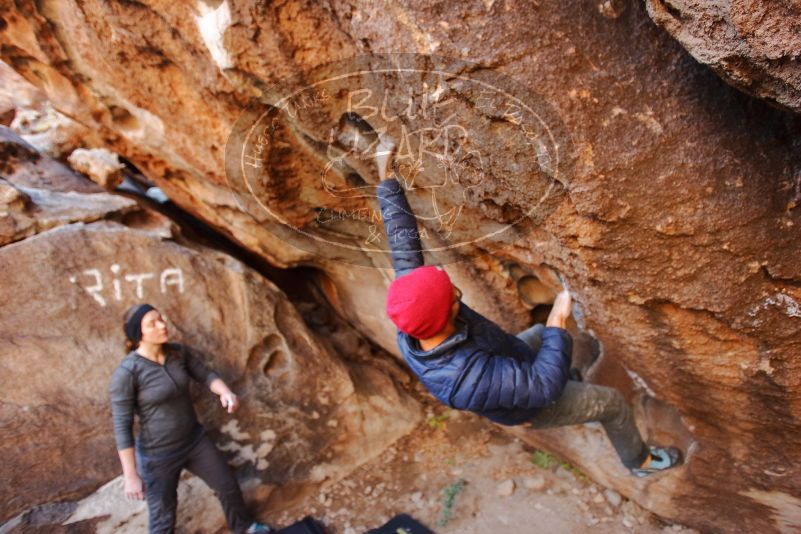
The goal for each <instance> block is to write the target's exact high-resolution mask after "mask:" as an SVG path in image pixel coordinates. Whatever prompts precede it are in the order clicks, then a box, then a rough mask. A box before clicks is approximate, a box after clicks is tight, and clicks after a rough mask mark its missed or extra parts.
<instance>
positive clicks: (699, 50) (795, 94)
mask: <svg viewBox="0 0 801 534" xmlns="http://www.w3.org/2000/svg"><path fill="white" fill-rule="evenodd" d="M646 5H647V7H648V14H649V15H651V18H653V19H654V22H656V23H657V24H659V25H660V26H662V27H663V28H665V30H667V31H668V32H669V33H670V34H671V35H672V36H673V37H675V38H676V39H678V41H679V42H680V43H681V44H682V45H683V46H684V47H685V48H686V49H687V50H688V51H689V52H690V54H692V56H693V57H694V58H695V59H697V60H698V61H700V62H701V63H704V64H706V65H709V66H710V67H711V68H712V69H714V71H715V72H717V73H718V74H719V75H720V76H722V77H723V79H725V80H726V81H728V82H729V83H731V84H732V85H733V86H735V87H737V88H738V89H742V90H743V91H745V92H746V93H749V94H752V95H754V96H758V97H760V98H763V99H765V100H767V101H768V102H771V103H773V104H775V105H777V106H781V107H783V108H786V109H789V110H792V111H795V112H799V111H801V63H799V60H801V4H799V3H798V1H797V0H727V1H723V2H698V1H695V0H647V1H646Z"/></svg>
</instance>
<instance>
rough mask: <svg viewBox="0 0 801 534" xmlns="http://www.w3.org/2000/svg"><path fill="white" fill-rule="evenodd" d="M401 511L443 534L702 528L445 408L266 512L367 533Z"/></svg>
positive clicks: (276, 518)
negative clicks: (293, 501) (329, 480)
mask: <svg viewBox="0 0 801 534" xmlns="http://www.w3.org/2000/svg"><path fill="white" fill-rule="evenodd" d="M609 453H610V454H614V452H613V450H612V448H611V446H610V451H609ZM401 512H406V513H409V514H410V515H412V516H413V517H415V518H416V519H418V520H420V521H422V522H423V523H425V524H426V525H427V526H428V527H429V528H431V529H432V530H435V531H436V532H438V533H440V534H447V533H456V532H459V533H461V534H466V533H487V532H493V533H496V534H499V533H505V532H510V533H511V532H515V533H519V532H529V531H533V530H537V531H540V532H559V533H566V532H589V531H592V532H593V533H610V534H611V533H619V532H637V533H646V534H648V533H657V532H659V533H662V532H684V533H691V532H695V531H693V530H691V529H687V528H685V527H682V526H680V525H672V524H670V523H666V522H665V521H663V520H661V519H660V518H658V517H657V516H655V515H653V514H652V513H650V512H648V511H647V510H645V509H643V508H641V507H640V506H638V505H637V504H635V503H634V502H632V501H629V500H628V499H626V498H625V497H621V496H620V495H619V494H618V493H616V492H614V491H612V490H607V489H605V488H604V487H602V486H599V485H597V484H595V483H593V482H592V481H590V480H589V479H588V478H586V477H585V476H584V475H583V474H582V473H581V472H580V471H578V470H577V469H576V468H574V467H573V466H571V465H569V464H567V463H566V462H563V461H562V460H560V459H559V458H556V457H554V456H551V455H549V454H547V453H544V452H542V451H537V450H536V449H533V448H531V447H529V446H527V445H525V444H523V443H522V442H521V441H520V440H518V439H516V438H514V437H512V436H509V435H508V434H506V433H505V432H503V431H502V430H501V429H500V428H499V427H496V426H494V425H492V424H490V423H488V422H486V421H484V420H482V419H481V418H480V417H477V416H475V415H473V414H470V413H465V412H456V411H452V410H448V409H447V408H446V407H443V406H429V407H428V414H427V419H426V421H425V422H424V423H422V424H421V425H419V426H418V427H417V428H416V429H415V431H414V432H412V433H411V434H409V435H407V436H406V437H404V438H403V439H401V440H400V441H398V442H397V443H396V444H395V445H394V446H393V447H391V448H389V449H388V450H387V451H385V452H384V453H383V454H382V455H381V456H380V457H379V458H377V459H376V460H374V461H372V462H370V463H368V464H365V465H363V466H362V467H361V468H359V469H357V470H356V471H355V472H354V473H352V474H351V475H350V476H349V477H347V478H346V479H343V480H341V481H339V482H337V483H336V484H332V485H329V486H326V487H324V488H323V489H322V490H321V491H319V492H318V493H316V494H315V495H312V496H310V497H309V498H307V499H305V500H304V501H302V502H301V503H299V504H298V505H296V506H294V507H292V508H289V509H284V510H275V511H273V512H272V513H269V514H267V517H265V518H264V519H267V520H269V521H270V522H271V523H272V524H275V525H280V526H284V525H288V524H290V523H292V522H293V521H294V520H297V519H300V518H301V517H303V516H305V515H307V514H308V515H312V516H314V517H316V518H318V519H319V520H321V521H322V522H323V523H324V524H325V525H326V526H327V527H328V528H329V529H330V531H331V532H332V533H334V534H357V533H363V532H365V531H367V530H368V529H371V528H375V527H378V526H380V525H382V524H383V523H384V522H386V521H387V520H389V519H390V518H391V517H392V516H394V515H395V514H398V513H401Z"/></svg>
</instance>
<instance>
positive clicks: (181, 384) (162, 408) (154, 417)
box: [109, 343, 218, 455]
mask: <svg viewBox="0 0 801 534" xmlns="http://www.w3.org/2000/svg"><path fill="white" fill-rule="evenodd" d="M164 349H165V350H164V352H165V354H166V359H165V361H164V365H161V364H159V363H156V362H154V361H152V360H149V359H147V358H145V357H144V356H142V355H141V354H139V353H137V352H136V351H135V350H134V351H131V352H129V353H128V355H127V356H125V358H123V360H122V362H120V365H119V367H117V369H116V370H115V371H114V374H113V375H112V377H111V383H110V384H109V393H110V394H111V415H112V421H113V424H114V438H115V440H116V442H117V449H118V450H123V449H127V448H130V447H133V446H134V436H133V422H134V414H136V415H138V416H139V436H138V440H137V441H138V443H137V445H138V448H139V450H140V451H141V452H142V453H144V454H147V455H151V454H162V453H166V452H170V451H173V450H177V449H180V448H181V447H183V446H185V445H188V444H189V442H191V441H192V439H193V437H195V436H196V433H197V431H198V427H199V426H200V423H199V422H198V420H197V415H196V414H195V409H194V407H193V406H192V399H191V397H190V396H189V378H190V377H191V378H193V379H195V380H197V381H198V382H200V383H201V384H204V385H205V386H206V387H207V388H208V387H209V385H210V384H211V382H212V381H213V380H214V379H215V378H218V375H217V373H215V372H214V371H212V370H210V369H209V368H208V367H207V366H206V364H205V363H203V360H202V359H201V358H200V356H198V355H197V354H196V352H195V351H194V350H193V349H192V348H190V347H188V346H187V345H183V344H180V343H165V344H164Z"/></svg>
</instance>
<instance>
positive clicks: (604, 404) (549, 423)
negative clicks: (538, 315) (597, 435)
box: [517, 324, 648, 468]
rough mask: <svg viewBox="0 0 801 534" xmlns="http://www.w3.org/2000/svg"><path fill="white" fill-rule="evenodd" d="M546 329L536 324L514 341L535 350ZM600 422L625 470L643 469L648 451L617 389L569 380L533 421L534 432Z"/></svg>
mask: <svg viewBox="0 0 801 534" xmlns="http://www.w3.org/2000/svg"><path fill="white" fill-rule="evenodd" d="M544 329H545V325H543V324H536V325H534V326H532V327H531V328H528V329H526V330H524V331H523V332H520V333H519V334H517V337H519V338H520V339H522V340H523V341H525V342H526V344H527V345H528V346H529V347H531V348H532V349H534V350H535V351H537V350H539V348H540V345H541V344H542V331H543V330H544ZM591 421H598V422H600V423H601V424H602V425H603V427H604V430H605V431H606V435H607V436H608V437H609V441H611V442H612V445H613V446H614V448H615V451H616V452H617V455H618V456H619V457H620V461H621V462H623V465H625V466H626V467H628V468H635V467H639V466H641V465H642V463H643V462H644V461H645V459H646V458H647V457H648V447H647V446H646V445H645V443H644V442H643V439H642V436H641V435H640V431H639V430H637V425H636V423H635V421H634V412H633V411H632V409H631V407H630V406H629V404H628V402H626V399H625V398H624V397H623V395H622V394H621V393H620V392H619V391H618V390H616V389H613V388H608V387H605V386H598V385H595V384H587V383H584V382H576V381H574V380H568V381H567V385H566V386H565V390H564V392H563V393H562V396H561V397H559V399H557V401H556V402H555V403H553V404H551V405H550V406H546V407H544V408H542V409H541V410H540V411H539V412H538V413H537V415H535V416H534V418H533V419H531V420H530V423H531V426H532V427H533V428H535V429H539V428H552V427H557V426H567V425H577V424H582V423H589V422H591Z"/></svg>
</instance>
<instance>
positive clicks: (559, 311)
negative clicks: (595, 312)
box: [545, 289, 573, 328]
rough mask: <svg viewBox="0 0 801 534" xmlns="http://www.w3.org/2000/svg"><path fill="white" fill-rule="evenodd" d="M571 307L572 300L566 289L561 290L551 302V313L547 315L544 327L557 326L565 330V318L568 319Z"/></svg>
mask: <svg viewBox="0 0 801 534" xmlns="http://www.w3.org/2000/svg"><path fill="white" fill-rule="evenodd" d="M572 306H573V299H572V298H571V297H570V293H569V292H568V291H567V289H563V290H562V291H561V292H560V293H559V294H558V295H556V300H554V302H553V307H551V313H550V314H549V315H548V322H547V323H546V324H545V326H557V327H559V328H565V326H566V325H567V318H568V317H570V314H571V309H572Z"/></svg>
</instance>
